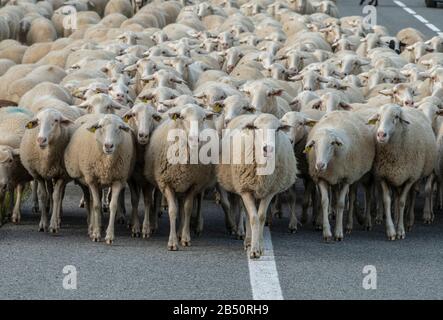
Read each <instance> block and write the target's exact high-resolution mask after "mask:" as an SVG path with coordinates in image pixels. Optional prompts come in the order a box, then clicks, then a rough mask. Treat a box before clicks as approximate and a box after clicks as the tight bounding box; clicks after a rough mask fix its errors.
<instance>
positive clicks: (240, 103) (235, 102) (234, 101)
mask: <svg viewBox="0 0 443 320" xmlns="http://www.w3.org/2000/svg"><path fill="white" fill-rule="evenodd" d="M220 104H221V107H222V110H223V113H224V123H223V125H224V127H227V125H228V124H229V122H231V120H232V119H234V118H235V117H238V116H240V115H242V114H248V113H255V111H256V110H255V108H253V107H252V106H251V105H250V104H249V102H248V100H246V99H245V98H243V97H241V96H237V95H235V96H230V97H228V98H226V99H225V101H223V102H220ZM214 111H215V112H219V110H214Z"/></svg>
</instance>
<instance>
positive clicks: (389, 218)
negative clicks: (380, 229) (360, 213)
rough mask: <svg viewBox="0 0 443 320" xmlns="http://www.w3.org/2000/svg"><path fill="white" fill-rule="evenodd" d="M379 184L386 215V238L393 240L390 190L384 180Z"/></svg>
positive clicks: (393, 230) (393, 229)
mask: <svg viewBox="0 0 443 320" xmlns="http://www.w3.org/2000/svg"><path fill="white" fill-rule="evenodd" d="M380 184H381V188H382V194H383V206H384V209H385V217H386V235H387V236H388V240H395V228H394V223H393V222H392V215H391V190H390V188H389V186H388V184H387V183H386V182H385V181H383V180H382V181H380Z"/></svg>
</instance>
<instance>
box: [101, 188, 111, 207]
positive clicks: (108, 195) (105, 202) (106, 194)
mask: <svg viewBox="0 0 443 320" xmlns="http://www.w3.org/2000/svg"><path fill="white" fill-rule="evenodd" d="M111 190H112V189H111V188H109V189H108V192H105V191H106V189H104V190H103V193H102V196H101V199H102V201H101V202H102V207H103V212H108V211H109V201H110V199H111V196H112V195H111Z"/></svg>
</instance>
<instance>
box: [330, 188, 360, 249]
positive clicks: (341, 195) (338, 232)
mask: <svg viewBox="0 0 443 320" xmlns="http://www.w3.org/2000/svg"><path fill="white" fill-rule="evenodd" d="M351 188H356V187H355V186H352V187H351ZM348 191H349V184H344V185H343V186H342V187H341V190H340V191H339V192H338V194H337V203H336V204H335V206H336V210H335V211H336V212H337V218H336V219H335V232H334V233H335V235H334V237H335V241H342V240H343V211H344V209H345V201H346V195H347V194H348ZM349 192H352V190H351V191H349ZM352 200H353V199H352V197H351V195H350V196H349V205H350V206H352V205H353V201H352ZM351 214H352V212H351V210H349V215H351ZM348 222H349V220H348ZM346 229H347V231H346V232H348V230H349V224H348V225H347V227H346Z"/></svg>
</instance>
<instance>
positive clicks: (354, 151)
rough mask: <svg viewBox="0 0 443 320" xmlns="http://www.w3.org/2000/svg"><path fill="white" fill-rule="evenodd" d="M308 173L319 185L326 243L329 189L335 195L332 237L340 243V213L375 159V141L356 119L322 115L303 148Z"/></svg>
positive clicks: (347, 115) (337, 114) (348, 115)
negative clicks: (348, 196) (334, 222)
mask: <svg viewBox="0 0 443 320" xmlns="http://www.w3.org/2000/svg"><path fill="white" fill-rule="evenodd" d="M305 152H306V153H307V157H308V163H309V173H310V176H311V177H312V179H313V180H314V182H315V183H316V184H317V185H318V187H319V189H320V194H321V206H322V213H323V239H324V240H325V241H327V242H329V241H330V240H331V239H332V233H331V230H330V225H329V195H328V192H329V191H328V190H329V186H332V187H333V191H334V192H335V194H336V195H337V200H336V201H337V202H336V214H337V217H336V226H335V231H334V238H335V240H336V241H341V240H343V210H344V206H345V198H346V195H347V194H348V192H349V188H350V186H352V185H353V184H355V183H357V182H358V181H359V180H360V179H362V178H363V176H364V175H365V174H367V173H368V172H369V171H370V170H371V168H372V164H373V161H374V156H375V147H374V138H373V136H372V133H371V131H370V130H369V128H368V127H367V126H366V125H365V123H364V122H363V121H361V120H360V118H359V117H358V116H356V115H355V114H353V113H350V112H346V111H334V112H331V113H329V114H328V115H326V116H324V117H323V118H322V119H321V120H320V121H319V122H318V123H317V124H316V125H315V126H314V127H313V129H312V130H311V132H310V133H309V135H308V138H307V143H306V147H305Z"/></svg>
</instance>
